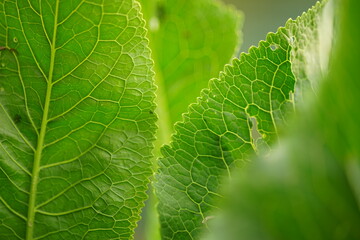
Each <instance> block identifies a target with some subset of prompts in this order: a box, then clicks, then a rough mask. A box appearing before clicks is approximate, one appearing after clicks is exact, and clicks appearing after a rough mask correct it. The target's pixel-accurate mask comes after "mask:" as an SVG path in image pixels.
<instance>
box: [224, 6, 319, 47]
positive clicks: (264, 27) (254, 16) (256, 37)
mask: <svg viewBox="0 0 360 240" xmlns="http://www.w3.org/2000/svg"><path fill="white" fill-rule="evenodd" d="M222 1H223V2H225V3H228V4H231V5H234V6H235V7H236V8H237V9H239V10H241V11H242V12H243V13H244V15H245V23H244V26H243V30H242V31H243V41H244V42H243V45H242V47H241V51H244V52H247V50H248V48H249V47H250V46H251V45H255V46H257V45H258V42H259V41H260V40H264V39H265V37H266V34H267V33H268V32H275V31H276V30H277V28H278V27H280V26H284V24H285V22H286V20H288V19H289V18H293V19H295V18H296V17H297V16H299V15H301V14H302V13H303V12H305V11H306V10H308V8H310V7H312V6H313V5H314V4H315V3H316V2H317V1H315V0H222Z"/></svg>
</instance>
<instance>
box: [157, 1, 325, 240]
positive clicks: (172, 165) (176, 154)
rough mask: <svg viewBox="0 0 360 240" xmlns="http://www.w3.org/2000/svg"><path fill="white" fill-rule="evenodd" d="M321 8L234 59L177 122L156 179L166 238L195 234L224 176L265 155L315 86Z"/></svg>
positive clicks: (321, 54) (320, 65) (320, 63)
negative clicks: (305, 96)
mask: <svg viewBox="0 0 360 240" xmlns="http://www.w3.org/2000/svg"><path fill="white" fill-rule="evenodd" d="M323 5H324V4H321V3H318V4H317V5H316V6H315V7H314V8H313V9H311V10H309V11H308V12H307V13H306V14H304V15H303V16H301V17H299V18H298V19H297V20H295V21H294V20H289V21H288V22H287V23H286V27H284V28H279V30H278V31H277V33H270V34H268V36H267V38H266V41H261V42H260V44H259V46H258V47H253V48H251V49H250V50H249V53H248V54H245V53H244V54H241V56H240V59H235V60H233V62H232V65H228V66H226V67H225V70H224V72H222V73H221V74H220V77H219V79H213V80H211V81H210V85H209V89H206V90H203V91H202V93H201V97H200V98H199V99H198V102H197V103H196V104H193V105H190V108H189V112H188V113H187V114H185V115H184V121H183V122H181V123H178V124H177V125H176V127H175V129H176V134H175V135H174V136H173V142H172V143H171V145H170V146H166V147H165V148H163V149H162V150H163V151H162V152H163V155H164V157H163V158H162V159H160V163H159V165H160V168H159V173H158V175H157V183H156V191H157V195H158V198H159V207H158V209H159V213H160V221H161V225H162V235H163V238H164V239H190V238H192V239H198V238H199V235H200V234H201V233H202V231H203V230H204V229H205V227H206V225H207V221H208V220H209V219H211V218H212V212H213V211H214V209H215V208H216V202H217V201H218V200H219V199H220V198H222V195H221V189H220V182H221V181H222V180H223V177H224V176H225V175H228V176H230V175H231V170H232V169H233V168H234V167H235V166H241V165H243V164H244V163H246V162H247V161H249V160H250V156H251V155H253V154H254V153H259V152H260V153H261V152H267V151H268V149H269V147H270V145H271V144H272V143H274V142H275V141H276V140H277V137H278V129H281V128H282V127H283V125H284V124H287V123H286V119H288V118H289V115H290V114H292V113H293V111H294V109H295V103H301V99H302V98H303V96H304V94H303V93H304V92H305V91H308V89H312V88H314V89H315V88H316V81H317V80H316V79H317V78H318V76H319V75H322V74H323V70H324V71H325V70H326V65H327V59H328V55H329V51H330V49H331V39H329V40H327V41H326V42H325V43H326V44H325V45H323V44H324V43H323V42H322V40H323V38H322V37H321V35H320V33H321V31H322V30H323V29H327V30H329V31H330V34H331V33H332V32H331V30H332V21H328V20H329V19H328V18H327V17H326V16H324V15H327V14H323ZM331 19H332V18H331ZM327 42H328V43H327Z"/></svg>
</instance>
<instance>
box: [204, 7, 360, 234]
mask: <svg viewBox="0 0 360 240" xmlns="http://www.w3.org/2000/svg"><path fill="white" fill-rule="evenodd" d="M336 3H337V5H335V9H341V10H342V11H341V12H339V13H341V14H340V15H335V16H336V19H341V21H340V24H339V25H340V27H339V29H337V31H336V33H338V35H336V38H335V42H336V43H337V45H336V47H335V50H336V51H335V53H334V55H333V57H332V61H331V64H330V65H329V66H331V68H330V72H329V75H328V76H327V77H326V78H325V79H326V81H324V82H323V84H321V85H320V86H321V91H320V93H319V97H318V98H317V99H316V101H313V100H311V101H306V103H307V108H306V110H303V111H302V112H301V115H299V116H301V118H297V119H296V121H294V123H293V124H292V126H291V128H290V129H289V131H288V132H287V134H286V135H285V136H284V137H283V138H282V141H281V142H282V144H281V145H280V146H278V147H277V148H276V149H275V151H274V153H273V154H272V155H270V156H269V157H264V156H261V157H260V158H258V159H256V164H254V165H253V166H251V167H250V168H249V169H246V171H243V172H241V173H240V172H238V173H237V175H236V181H235V183H233V185H232V186H231V188H230V191H229V194H228V196H227V198H226V199H227V200H226V201H225V202H224V204H223V207H224V210H225V211H224V213H223V214H222V215H221V217H219V218H218V219H217V220H216V222H214V224H215V225H216V229H215V230H214V232H213V234H212V236H211V238H208V239H214V240H215V239H219V238H221V239H229V240H230V239H234V240H235V239H236V240H238V239H246V240H249V239H250V240H251V239H265V240H266V239H279V240H281V239H286V240H287V239H295V240H296V239H299V240H300V239H301V240H304V239H305V240H306V239H308V240H310V239H311V240H325V239H326V240H329V239H330V240H333V239H334V240H335V239H349V240H351V239H354V240H355V239H359V238H360V229H359V226H360V208H359V206H360V194H359V193H360V191H359V190H360V188H359V178H360V149H359V145H360V141H359V136H358V135H359V132H360V125H359V122H360V113H359V111H357V109H358V105H359V102H360V95H359V93H358V92H359V89H360V82H359V77H358V75H359V74H358V53H360V45H359V41H358V39H359V38H360V29H359V27H358V23H359V21H360V17H359V14H358V12H359V10H360V4H359V2H358V1H355V0H342V1H337V2H336ZM349 49H351V51H349Z"/></svg>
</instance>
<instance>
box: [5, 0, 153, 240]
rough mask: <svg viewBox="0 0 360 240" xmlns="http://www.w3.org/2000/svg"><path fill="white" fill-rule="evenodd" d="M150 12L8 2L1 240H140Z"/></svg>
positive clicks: (127, 0)
mask: <svg viewBox="0 0 360 240" xmlns="http://www.w3.org/2000/svg"><path fill="white" fill-rule="evenodd" d="M139 8H140V7H139V4H138V3H135V2H134V1H132V0H123V1H120V2H119V1H115V2H114V1H95V0H94V1H59V0H57V1H22V0H9V1H4V0H2V1H0V45H1V51H0V62H1V64H0V65H1V66H0V183H1V184H0V239H7V240H11V239H27V240H31V239H51V240H54V239H130V238H131V236H132V233H133V229H134V227H135V225H136V221H137V220H138V219H139V213H140V208H141V207H142V206H143V201H144V200H145V198H146V194H145V191H146V188H147V183H148V182H149V180H148V178H149V176H150V175H151V172H152V171H151V164H150V157H151V149H152V140H153V139H154V136H153V135H154V131H155V116H154V114H153V111H154V91H155V88H154V85H153V81H152V78H153V73H152V72H151V67H152V61H151V60H150V50H149V48H148V41H147V39H146V37H145V35H146V30H145V28H144V25H145V22H144V20H143V19H142V17H141V14H140V12H139Z"/></svg>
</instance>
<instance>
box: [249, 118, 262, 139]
mask: <svg viewBox="0 0 360 240" xmlns="http://www.w3.org/2000/svg"><path fill="white" fill-rule="evenodd" d="M250 127H251V136H252V137H253V139H254V142H256V141H257V140H258V139H259V138H262V137H263V136H262V135H261V134H260V133H259V130H258V123H257V120H256V118H255V117H250Z"/></svg>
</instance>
